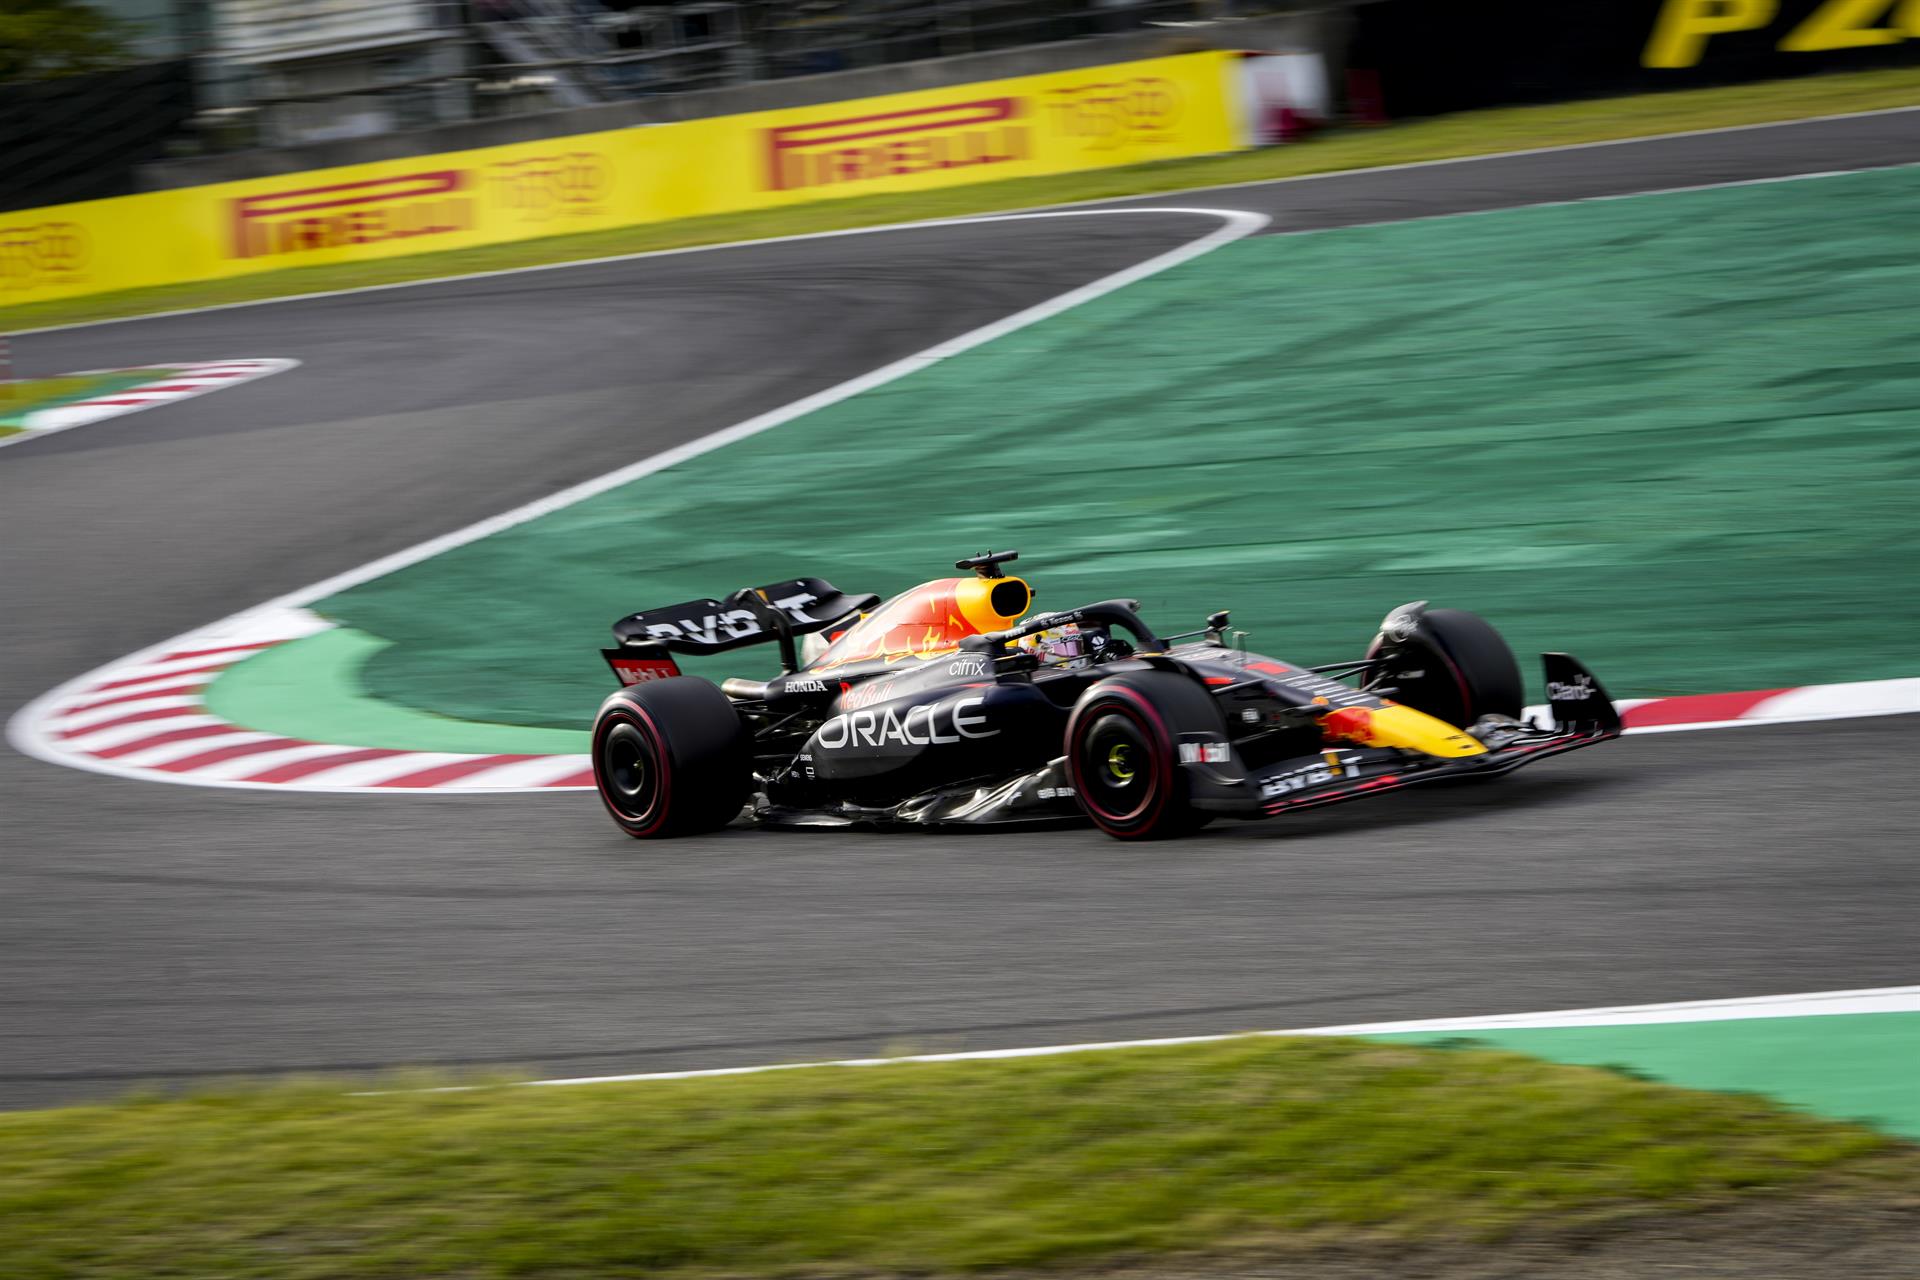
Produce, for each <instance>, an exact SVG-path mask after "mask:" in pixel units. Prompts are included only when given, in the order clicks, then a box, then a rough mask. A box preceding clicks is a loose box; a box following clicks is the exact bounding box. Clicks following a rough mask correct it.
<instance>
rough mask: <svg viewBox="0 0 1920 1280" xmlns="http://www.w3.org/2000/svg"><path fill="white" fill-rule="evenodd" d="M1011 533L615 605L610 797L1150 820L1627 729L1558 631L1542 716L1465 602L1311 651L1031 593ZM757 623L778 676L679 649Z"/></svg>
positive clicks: (1286, 798)
mask: <svg viewBox="0 0 1920 1280" xmlns="http://www.w3.org/2000/svg"><path fill="white" fill-rule="evenodd" d="M1017 554H1018V553H1016V552H1010V551H1009V552H1001V553H999V554H992V553H989V554H987V555H982V556H976V557H973V558H971V559H966V560H961V561H959V562H958V563H957V564H956V565H955V568H957V569H961V570H966V571H971V574H970V576H962V577H954V578H941V579H938V580H936V581H933V582H928V583H924V584H922V585H921V586H918V587H915V588H913V589H912V590H911V591H907V592H903V593H902V594H900V595H897V596H895V597H893V598H892V599H891V600H887V601H885V602H882V601H881V600H880V598H879V597H877V596H873V595H848V594H846V593H843V592H841V591H839V590H837V589H835V588H834V587H833V586H831V585H829V584H828V583H826V582H824V581H821V580H820V579H818V578H795V579H791V580H789V581H786V582H778V583H773V584H771V585H768V586H764V587H755V588H749V589H746V590H743V591H738V592H735V593H734V594H733V595H730V596H728V597H726V598H725V599H724V600H714V599H707V600H695V601H690V602H688V603H686V604H679V605H673V606H670V607H667V608H664V609H649V610H645V611H642V612H640V613H635V614H632V615H630V616H628V617H625V618H622V619H621V620H620V621H619V622H617V623H615V624H614V628H613V631H614V637H615V639H616V640H617V641H618V643H617V645H616V646H615V647H614V648H611V649H606V650H603V653H604V655H605V657H606V659H607V662H608V664H609V665H610V666H611V667H612V668H613V671H614V674H615V675H616V676H618V677H619V679H620V681H621V684H622V686H623V687H622V688H621V689H619V690H618V691H617V692H615V693H614V694H612V695H611V696H610V697H608V698H607V700H606V702H605V703H604V704H603V705H602V706H601V708H600V712H599V714H598V716H597V717H596V718H595V721H594V726H593V773H594V779H595V781H596V783H597V784H598V787H599V791H600V796H601V799H602V800H604V801H605V802H606V806H607V810H608V812H609V813H611V814H612V815H613V820H614V821H615V823H617V824H618V825H619V826H620V828H621V829H622V830H623V831H625V832H626V833H627V834H628V835H631V836H635V837H637V838H643V839H644V838H653V837H661V836H680V835H692V834H695V833H699V832H703V831H711V830H714V829H717V828H719V827H722V826H725V825H726V824H728V823H730V822H732V821H733V820H734V819H735V818H737V817H739V816H740V815H741V814H742V813H743V811H744V812H745V813H747V814H749V815H750V816H751V818H752V819H753V820H754V821H756V822H758V823H760V824H763V825H769V826H793V827H848V826H886V825H914V826H982V825H988V824H1044V823H1055V822H1074V823H1081V822H1089V821H1090V822H1092V823H1093V825H1095V826H1097V827H1099V828H1100V829H1101V830H1102V831H1105V832H1106V833H1107V834H1108V835H1111V836H1114V837H1116V838H1118V839H1122V840H1150V839H1157V838H1164V837H1169V836H1178V835H1182V834H1185V833H1187V832H1190V831H1193V830H1196V829H1197V828H1198V827H1200V826H1201V825H1203V824H1204V823H1206V822H1208V821H1209V820H1211V819H1214V818H1268V817H1274V816H1276V815H1279V814H1284V813H1290V812H1293V811H1295V810H1299V809H1309V808H1314V807H1317V806H1320V805H1327V804H1336V803H1339V802H1341V801H1344V800H1356V799H1359V798H1361V797H1364V796H1370V795H1376V794H1379V793H1381V792H1385V791H1391V790H1395V789H1397V788H1400V787H1406V786H1412V785H1414V784H1416V783H1423V782H1434V781H1439V780H1442V779H1449V778H1462V777H1469V776H1484V775H1488V774H1498V773H1505V772H1507V771H1509V770H1511V769H1516V768H1519V767H1520V766H1521V765H1524V764H1530V763H1532V762H1533V761H1535V760H1541V759H1544V758H1546V757H1547V756H1550V755H1556V754H1558V753H1560V752H1563V751H1572V750H1575V749H1576V748H1579V747H1586V746H1591V745H1593V744H1594V743H1596V742H1603V741H1605V740H1606V739H1608V738H1614V737H1618V736H1619V734H1620V717H1619V715H1618V713H1617V712H1616V711H1615V709H1614V706H1613V702H1612V700H1611V699H1610V698H1609V697H1608V696H1607V692H1606V690H1605V689H1604V688H1602V687H1601V685H1600V682H1599V681H1598V680H1596V679H1594V677H1593V675H1592V674H1591V673H1590V672H1588V671H1587V669H1586V668H1585V667H1583V666H1581V664H1580V663H1579V662H1578V661H1577V660H1575V659H1574V658H1573V657H1571V656H1570V655H1568V654H1564V653H1547V654H1542V655H1541V661H1542V664H1543V666H1544V668H1545V677H1546V685H1547V692H1548V703H1549V708H1550V721H1549V723H1546V724H1537V723H1532V722H1528V721H1523V720H1522V719H1521V718H1520V716H1521V704H1522V684H1521V679H1520V670H1519V667H1518V665H1517V664H1516V663H1515V661H1514V657H1513V653H1512V651H1511V650H1509V649H1508V647H1507V644H1506V642H1505V641H1504V640H1502V639H1501V638H1500V635H1499V633H1498V632H1496V631H1495V630H1494V629H1493V628H1492V627H1491V626H1490V625H1488V624H1487V623H1486V622H1485V621H1484V620H1482V619H1481V618H1479V617H1477V616H1475V615H1474V614H1471V613H1466V612H1463V611H1461V610H1457V609H1429V608H1428V607H1427V606H1426V603H1425V602H1424V601H1422V602H1418V603H1414V604H1404V605H1401V606H1400V607H1399V608H1397V609H1394V610H1393V611H1392V612H1390V613H1389V614H1387V616H1386V619H1385V620H1384V621H1383V622H1382V623H1381V626H1380V631H1379V634H1377V635H1376V636H1374V638H1373V641H1372V643H1371V644H1369V645H1368V646H1367V649H1366V651H1365V653H1364V654H1363V656H1361V657H1359V658H1355V659H1353V660H1351V661H1347V662H1338V663H1332V664H1328V665H1325V666H1317V667H1302V666H1298V665H1295V664H1293V663H1290V662H1284V661H1282V660H1280V659H1278V658H1271V657H1266V656H1263V655H1261V654H1258V653H1250V652H1248V651H1247V650H1246V649H1245V647H1244V644H1243V643H1242V641H1243V639H1244V636H1243V633H1239V632H1234V631H1231V630H1230V626H1229V615H1228V614H1227V613H1226V612H1225V611H1222V612H1219V613H1215V614H1213V615H1211V616H1210V617H1208V618H1207V619H1206V623H1205V625H1204V626H1203V627H1201V628H1199V629H1197V630H1194V631H1191V632H1187V633H1185V634H1181V635H1171V636H1162V635H1159V634H1158V633H1156V632H1155V631H1154V630H1153V629H1152V628H1151V627H1149V626H1148V625H1147V624H1146V622H1145V621H1143V620H1142V619H1141V617H1140V615H1139V613H1138V606H1137V603H1136V602H1134V601H1131V600H1103V601H1099V602H1097V603H1093V604H1086V605H1082V606H1080V607H1079V608H1075V609H1064V610H1060V611H1057V612H1051V613H1039V614H1030V613H1029V612H1028V610H1029V608H1030V606H1031V604H1032V600H1033V592H1032V590H1031V589H1030V588H1029V586H1028V585H1027V583H1026V582H1025V581H1023V580H1022V579H1020V578H1017V577H1013V576H1010V575H1009V574H1007V572H1006V570H1005V566H1006V564H1007V563H1008V562H1009V561H1012V560H1014V559H1016V558H1017ZM759 644H772V645H775V646H777V647H778V652H779V655H780V672H779V674H778V675H776V676H774V677H773V678H772V679H769V680H750V679H729V680H725V681H722V682H721V683H720V684H718V685H715V684H713V683H711V682H710V681H707V680H704V679H700V678H698V677H694V676H687V675H682V674H681V673H680V669H679V667H678V665H677V663H676V662H675V656H676V655H680V656H693V655H707V654H717V653H725V652H728V651H730V650H734V649H738V648H742V647H745V646H749V645H759Z"/></svg>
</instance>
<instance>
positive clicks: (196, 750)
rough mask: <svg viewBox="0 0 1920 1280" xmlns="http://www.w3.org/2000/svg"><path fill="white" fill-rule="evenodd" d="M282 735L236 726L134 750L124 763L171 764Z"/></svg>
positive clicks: (122, 760) (122, 758) (123, 758)
mask: <svg viewBox="0 0 1920 1280" xmlns="http://www.w3.org/2000/svg"><path fill="white" fill-rule="evenodd" d="M279 736H280V735H278V734H274V733H257V732H255V731H254V730H252V729H238V728H236V729H235V730H234V731H233V732H232V733H213V734H208V735H207V736H206V737H204V738H188V739H186V740H185V741H184V742H167V743H162V744H161V745H160V746H157V747H148V748H146V749H145V750H143V751H132V752H129V753H128V754H126V755H124V756H121V757H120V761H121V763H123V764H127V765H132V766H134V767H136V768H143V769H151V768H154V767H155V766H157V765H163V764H171V763H172V762H173V761H175V760H185V759H186V758H187V757H188V756H197V755H199V754H200V753H201V752H202V751H214V750H217V749H219V748H220V747H237V746H240V745H241V744H243V743H248V742H269V741H271V740H273V739H274V738H277V737H279Z"/></svg>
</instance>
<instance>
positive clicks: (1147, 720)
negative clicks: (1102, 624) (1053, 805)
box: [1066, 671, 1227, 840]
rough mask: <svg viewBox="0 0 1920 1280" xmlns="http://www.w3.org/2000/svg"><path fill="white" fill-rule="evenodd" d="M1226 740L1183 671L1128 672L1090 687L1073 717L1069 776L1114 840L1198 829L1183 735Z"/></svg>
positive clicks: (1206, 699)
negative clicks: (1182, 755)
mask: <svg viewBox="0 0 1920 1280" xmlns="http://www.w3.org/2000/svg"><path fill="white" fill-rule="evenodd" d="M1195 733H1204V734H1206V735H1207V737H1208V738H1209V739H1210V740H1214V741H1220V742H1224V741H1226V736H1227V735H1226V726H1225V724H1224V723H1223V722H1222V720H1221V718H1220V710H1219V708H1218V707H1217V706H1215V705H1214V701H1213V698H1212V697H1211V696H1210V695H1209V694H1207V693H1206V691H1205V690H1203V689H1201V688H1200V687H1199V686H1198V685H1196V684H1194V682H1193V681H1192V680H1190V679H1188V678H1187V677H1185V676H1180V675H1175V674H1173V673H1172V672H1168V671H1137V672H1126V673H1124V674H1121V675H1117V676H1114V677H1112V678H1110V679H1107V680H1103V681H1101V682H1100V683H1099V684H1097V685H1095V686H1094V687H1093V688H1091V689H1089V690H1087V692H1086V693H1085V694H1083V695H1082V696H1081V698H1080V701H1079V703H1078V705H1076V706H1075V707H1074V709H1073V715H1072V716H1071V717H1069V718H1068V720H1067V740H1066V755H1067V776H1068V778H1069V779H1071V781H1072V782H1073V789H1074V794H1075V795H1076V796H1077V797H1078V798H1079V801H1080V807H1081V808H1082V809H1083V810H1085V811H1086V815H1087V817H1088V818H1090V819H1092V821H1093V825H1094V826H1096V827H1099V828H1100V829H1101V830H1102V831H1104V832H1106V833H1107V834H1108V835H1110V836H1112V837H1113V838H1114V839H1116V840H1166V839H1170V838H1172V837H1175V836H1183V835H1186V834H1188V833H1190V832H1193V831H1197V830H1199V829H1200V827H1202V826H1203V825H1205V823H1206V821H1207V819H1208V817H1209V816H1210V815H1207V814H1203V813H1200V812H1199V811H1197V810H1195V809H1194V808H1193V806H1192V804H1191V802H1190V800H1189V797H1188V793H1187V774H1186V770H1185V769H1184V768H1183V767H1182V766H1181V764H1180V756H1179V745H1178V744H1179V742H1180V735H1182V734H1195Z"/></svg>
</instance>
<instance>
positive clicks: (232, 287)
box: [0, 68, 1920, 330]
mask: <svg viewBox="0 0 1920 1280" xmlns="http://www.w3.org/2000/svg"><path fill="white" fill-rule="evenodd" d="M1915 103H1920V69H1916V68H1898V69H1894V70H1887V71H1866V72H1852V73H1847V74H1842V75H1830V76H1811V77H1803V78H1800V79H1794V80H1779V81H1770V82H1766V83H1762V84H1747V85H1734V86H1728V87H1723V88H1715V89H1692V90H1684V91H1679V92H1674V93H1658V94H1643V95H1639V96H1636V97H1628V98H1608V99H1601V100H1596V101H1591V102H1574V103H1559V104H1555V105H1551V106H1540V107H1515V108H1506V109H1502V110H1497V111H1476V112H1466V113H1462V114H1459V115H1454V116H1444V117H1440V118H1437V119H1432V120H1421V121H1415V122H1412V123H1408V124H1399V125H1393V126H1390V127H1387V128H1383V129H1370V130H1347V131H1344V132H1340V133H1336V134H1331V135H1328V136H1326V137H1323V138H1320V139H1318V140H1315V141H1312V142H1309V143H1304V144H1301V145H1297V146H1286V147H1273V148H1268V149H1266V150H1262V151H1248V152H1239V153H1236V154H1233V155H1228V156H1217V157H1206V158H1201V159H1194V160H1175V161H1166V162H1162V163H1158V164H1150V165H1136V166H1132V167H1129V168H1122V169H1103V170H1094V171H1092V172H1088V173H1076V174H1062V175H1058V176H1054V177H1045V178H1022V179H1018V180H1015V181H1009V182H991V183H981V184H978V185H973V186H964V187H950V188H946V189H943V190H939V191H927V192H919V193H915V194H912V195H890V196H866V197H856V198H853V199H845V200H826V201H821V202H819V203H817V204H810V205H799V206H794V207H791V208H787V209H775V210H760V211H755V212H750V213H734V214H722V215H718V216H714V217H708V218H690V219H685V220H683V221H679V222H663V223H649V224H645V225H642V226H634V227H623V228H619V229H617V230H612V231H597V232H590V233H587V234H584V235H573V236H553V237H550V238H547V239H543V240H531V241H522V242H519V243H515V244H506V245H494V246H490V247H487V248H482V249H462V250H458V251H455V252H450V253H432V254H421V255H419V256H417V257H407V258H390V259H385V260H381V261H377V262H365V263H351V264H345V265H337V266H326V267H303V268H298V269H294V270H287V271H274V272H268V273H265V274H261V275H254V276H242V277H238V278H236V279H231V280H215V281H208V282H205V283H202V284H192V285H172V286H168V287H166V288H161V289H142V290H134V291H130V292H126V293H113V294H99V295H95V296H92V297H85V298H75V299H73V300H71V301H60V302H40V303H29V304H26V305H23V306H17V307H6V308H0V330H6V329H26V328H33V327H36V326H40V325H52V324H68V323H73V322H76V321H82V320H98V319H106V318H109V317H113V316H126V315H138V314H141V313H144V312H150V311H167V310H173V309H176V308H182V307H200V306H210V305H213V304H215V303H223V302H245V301H252V300H256V299H260V298H275V297H283V296H286V295H289V294H297V293H317V292H321V291H324V290H328V289H344V288H356V287H363V286H366V285H375V284H393V283H397V282H400V281H406V280H422V279H431V278H433V277H437V276H448V275H460V274H463V273H466V272H473V271H497V270H502V269H505V268H509V267H525V266H534V265H538V264H540V263H548V262H566V261H572V260H576V259H580V258H597V257H605V256H609V255H613V254H622V253H640V252H644V251H647V250H654V249H677V248H684V247H686V246H688V245H697V244H716V243H721V242H724V241H731V240H754V239H762V238H765V237H767V236H780V235H797V234H802V233H805V232H810V231H830V230H838V229H842V228H847V227H864V226H876V225H880V224H883V223H890V222H910V221H915V220H918V219H923V218H940V217H955V216H961V215H966V214H977V213H990V212H993V211H995V210H1001V209H1020V208H1030V207H1033V206H1036V205H1046V204H1062V203H1070V202H1073V201H1079V200H1101V199H1109V198H1113V197H1118V196H1130V195H1141V194H1145V193H1151V192H1159V191H1178V190H1183V189H1187V188H1193V187H1204V186H1210V185H1217V184H1221V183H1230V182H1249V181H1257V180H1261V179H1270V178H1286V177H1297V176H1299V175H1302V174H1309V173H1330V172H1335V171H1339V170H1343V169H1362V168H1368V167H1371V166H1375V165H1384V164H1402V163H1406V162H1409V161H1417V160H1440V159H1447V158H1449V157H1454V156H1470V155H1484V154H1487V153H1489V152H1494V151H1513V150H1521V149H1525V148H1528V147H1549V146H1562V145H1566V144H1568V143H1576V142H1599V141H1604V140H1607V139H1610V138H1632V137H1641V136H1646V135H1651V134H1661V133H1676V132H1682V131H1685V130H1688V129H1710V128H1719V127H1724V126H1728V125H1741V124H1758V123H1762V122H1765V121H1770V120H1791V119H1796V118H1800V117H1804V116H1815V115H1831V114H1837V113H1841V112H1847V111H1871V110H1876V109H1879V108H1884V107H1900V106H1909V105H1912V104H1915Z"/></svg>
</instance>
